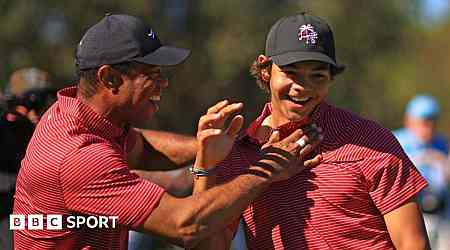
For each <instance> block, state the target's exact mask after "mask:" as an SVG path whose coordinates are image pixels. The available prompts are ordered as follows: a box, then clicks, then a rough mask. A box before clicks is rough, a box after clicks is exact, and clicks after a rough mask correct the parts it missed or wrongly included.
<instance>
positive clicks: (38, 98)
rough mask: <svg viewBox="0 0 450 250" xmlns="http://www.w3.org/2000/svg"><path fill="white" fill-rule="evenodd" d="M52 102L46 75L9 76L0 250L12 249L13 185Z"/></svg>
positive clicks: (0, 167)
mask: <svg viewBox="0 0 450 250" xmlns="http://www.w3.org/2000/svg"><path fill="white" fill-rule="evenodd" d="M53 100H54V91H53V90H52V88H51V83H50V78H49V74H48V73H47V72H46V71H43V70H41V69H37V68H34V67H33V68H23V69H19V70H16V71H14V72H13V73H12V74H11V77H10V80H9V83H8V84H7V86H6V88H5V91H4V94H3V95H2V110H1V111H0V152H1V154H0V200H1V201H0V204H2V205H1V208H0V209H1V215H0V216H1V222H0V223H1V225H0V249H11V248H12V231H10V230H9V214H11V212H12V206H13V200H14V199H13V195H14V190H15V181H16V176H17V173H18V172H19V167H20V161H21V160H22V158H23V156H24V155H25V149H26V147H27V145H28V142H29V140H30V138H31V135H32V133H33V130H34V126H35V123H36V122H37V121H38V120H39V116H40V115H41V114H42V112H44V111H45V109H46V108H47V106H48V104H50V103H51V102H52V101H53Z"/></svg>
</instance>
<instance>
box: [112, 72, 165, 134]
mask: <svg viewBox="0 0 450 250" xmlns="http://www.w3.org/2000/svg"><path fill="white" fill-rule="evenodd" d="M133 65H134V67H133V69H132V70H131V72H130V74H129V75H122V80H123V82H124V84H123V85H122V86H121V90H120V91H123V92H124V93H125V94H124V95H123V96H124V98H125V100H124V105H123V106H122V107H123V108H124V109H125V110H124V111H125V113H124V116H125V119H126V120H127V121H128V122H130V123H131V124H133V125H134V126H144V125H145V124H146V122H148V120H149V119H150V118H151V116H152V115H153V114H154V113H155V112H156V111H157V110H158V108H159V102H160V100H161V91H162V89H163V88H166V87H168V84H169V82H168V80H167V78H164V77H163V76H162V75H161V67H160V66H152V65H146V64H141V63H133Z"/></svg>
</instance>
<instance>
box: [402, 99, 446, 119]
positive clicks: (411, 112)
mask: <svg viewBox="0 0 450 250" xmlns="http://www.w3.org/2000/svg"><path fill="white" fill-rule="evenodd" d="M439 113H440V108H439V104H438V102H437V101H436V99H434V97H432V96H430V95H417V96H415V97H414V98H413V99H412V100H411V101H409V103H408V105H406V114H407V115H408V116H410V117H413V118H418V119H432V120H434V119H436V118H438V117H439Z"/></svg>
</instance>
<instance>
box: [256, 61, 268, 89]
mask: <svg viewBox="0 0 450 250" xmlns="http://www.w3.org/2000/svg"><path fill="white" fill-rule="evenodd" d="M256 60H257V61H258V64H260V65H261V64H265V63H268V62H269V61H270V60H269V58H268V57H267V56H265V55H259V56H258V57H257V58H256ZM269 69H270V67H267V68H263V69H261V73H260V74H261V79H262V80H263V81H264V82H267V83H268V82H269V81H270V70H269Z"/></svg>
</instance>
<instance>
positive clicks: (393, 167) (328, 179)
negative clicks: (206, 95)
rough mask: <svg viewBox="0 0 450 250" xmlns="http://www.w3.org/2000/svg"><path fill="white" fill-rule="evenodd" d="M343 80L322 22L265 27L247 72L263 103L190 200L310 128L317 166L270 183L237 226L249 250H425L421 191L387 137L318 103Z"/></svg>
mask: <svg viewBox="0 0 450 250" xmlns="http://www.w3.org/2000/svg"><path fill="white" fill-rule="evenodd" d="M342 71H343V67H342V66H339V65H338V64H337V63H336V59H335V48H334V39H333V34H332V31H331V29H330V27H329V26H328V24H327V23H326V22H325V21H324V20H322V19H321V18H319V17H316V16H312V15H309V14H305V13H302V14H298V15H293V16H288V17H283V18H281V19H280V20H278V21H277V22H276V23H275V24H274V25H273V26H272V28H271V30H270V32H269V34H268V36H267V41H266V51H265V55H260V56H258V57H257V59H256V61H255V62H254V64H253V65H252V68H251V72H252V74H253V75H254V76H255V77H256V79H257V83H258V85H259V86H260V87H261V88H262V89H264V90H266V91H267V92H268V93H269V95H270V102H269V103H267V104H266V106H265V107H264V109H263V111H262V113H261V115H260V116H259V117H258V118H257V119H256V120H255V121H254V122H253V123H251V125H250V126H249V127H248V128H247V129H246V130H245V131H243V133H242V135H241V136H240V137H239V138H238V139H237V140H236V142H235V145H234V147H233V149H232V150H231V153H230V154H229V155H228V156H227V158H226V159H225V160H224V161H223V162H221V163H220V164H219V165H218V166H217V167H216V169H217V171H216V173H217V174H216V176H214V177H209V178H205V179H202V180H201V181H202V182H203V183H204V185H203V186H202V189H197V190H195V191H196V192H198V193H201V191H203V190H206V189H207V188H208V187H210V186H213V185H214V183H215V182H217V183H227V182H229V181H232V180H233V179H234V178H236V176H239V174H241V173H243V172H245V171H246V170H247V169H248V167H249V165H251V164H253V163H254V162H255V161H258V160H259V159H260V157H261V151H260V146H261V145H262V144H264V143H265V142H266V141H267V140H268V138H269V137H270V134H271V132H272V131H279V134H280V136H281V137H280V138H284V137H285V136H288V135H289V134H291V133H292V131H294V130H295V129H298V128H304V129H308V126H306V125H308V124H314V125H310V126H317V127H319V128H320V129H319V131H323V132H322V133H323V140H322V141H321V143H320V145H319V146H318V147H317V148H316V149H315V150H314V153H316V154H319V155H321V157H322V161H321V163H320V164H319V165H318V166H316V167H314V168H308V169H307V170H305V171H303V172H301V173H299V174H297V175H295V176H293V177H291V178H290V179H288V180H283V181H279V182H275V183H272V184H271V186H270V187H269V188H268V189H267V190H266V191H264V192H263V194H262V195H260V196H258V198H256V199H255V200H254V201H253V202H252V203H251V204H250V206H248V207H247V209H246V210H245V212H244V213H243V214H242V217H243V219H244V221H245V224H246V236H247V244H248V248H249V249H295V250H298V249H321V250H323V249H409V250H411V249H427V248H429V246H428V239H427V235H426V232H425V227H424V224H423V219H422V214H421V211H420V209H419V207H418V205H417V203H416V200H415V197H416V195H417V193H418V192H419V191H420V190H422V189H423V188H424V187H425V186H426V185H427V183H426V182H425V180H424V179H423V178H422V177H421V176H420V174H419V173H418V172H417V170H416V169H415V167H414V166H413V164H412V163H411V161H410V160H409V159H408V157H407V156H406V155H405V154H404V152H403V151H402V149H401V147H400V145H399V144H398V142H397V141H396V140H395V138H394V136H393V135H392V134H391V133H390V132H389V131H388V130H387V129H385V128H383V127H381V126H380V125H378V124H377V123H375V122H373V121H369V120H366V119H363V118H361V117H358V116H357V115H355V114H352V113H351V112H348V111H345V110H342V109H339V108H336V107H334V106H332V105H330V104H328V103H327V102H325V97H326V96H327V93H328V90H329V88H330V86H331V85H332V81H333V79H334V77H335V76H336V75H337V74H339V73H341V72H342ZM302 144H303V143H302ZM217 153H219V152H217ZM220 154H221V155H223V154H224V153H223V152H220ZM211 155H212V154H210V156H211ZM230 229H231V230H230ZM233 229H234V228H233V227H232V226H230V227H228V228H227V229H226V230H225V231H224V232H221V233H218V234H216V235H215V237H212V238H210V239H209V240H205V241H203V242H202V243H201V244H200V245H199V246H198V248H197V249H215V250H217V249H227V247H228V244H229V241H230V238H231V236H232V235H233V233H232V232H233Z"/></svg>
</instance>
